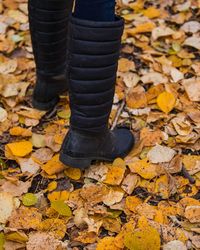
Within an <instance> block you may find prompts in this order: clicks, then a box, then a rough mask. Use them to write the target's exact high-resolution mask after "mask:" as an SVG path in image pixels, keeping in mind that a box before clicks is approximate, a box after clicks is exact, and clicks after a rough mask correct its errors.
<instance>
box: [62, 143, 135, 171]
mask: <svg viewBox="0 0 200 250" xmlns="http://www.w3.org/2000/svg"><path fill="white" fill-rule="evenodd" d="M133 146H134V142H133V144H132V146H131V147H130V148H128V149H127V151H126V152H124V153H123V154H122V155H121V156H118V157H119V158H124V157H125V156H127V155H128V153H129V152H130V151H131V149H132V148H133ZM118 157H115V158H113V159H111V158H106V157H96V158H95V157H87V158H76V157H71V156H69V155H66V154H63V153H62V152H61V153H60V157H59V160H60V161H61V162H62V163H63V164H64V165H66V166H69V167H72V168H79V169H87V168H88V167H90V165H91V163H92V161H107V162H112V161H114V160H115V159H116V158H118Z"/></svg>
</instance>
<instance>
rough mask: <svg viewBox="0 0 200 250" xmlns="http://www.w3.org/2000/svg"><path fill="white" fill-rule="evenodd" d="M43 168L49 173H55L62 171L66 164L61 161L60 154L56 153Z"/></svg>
mask: <svg viewBox="0 0 200 250" xmlns="http://www.w3.org/2000/svg"><path fill="white" fill-rule="evenodd" d="M42 169H43V170H44V171H45V172H46V173H47V174H48V175H53V174H57V173H60V172H62V171H63V170H64V169H65V166H64V165H63V164H62V163H61V162H60V161H59V155H58V154H57V155H54V156H53V157H52V159H51V160H49V161H48V162H47V163H46V164H45V165H43V166H42Z"/></svg>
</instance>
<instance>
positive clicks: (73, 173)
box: [64, 167, 81, 181]
mask: <svg viewBox="0 0 200 250" xmlns="http://www.w3.org/2000/svg"><path fill="white" fill-rule="evenodd" d="M64 174H65V175H66V176H67V177H69V178H71V179H73V180H76V181H78V180H79V179H80V178H81V170H80V169H78V168H70V167H68V168H67V169H66V170H65V171H64Z"/></svg>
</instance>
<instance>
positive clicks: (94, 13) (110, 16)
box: [66, 0, 115, 22]
mask: <svg viewBox="0 0 200 250" xmlns="http://www.w3.org/2000/svg"><path fill="white" fill-rule="evenodd" d="M66 1H67V0H66ZM74 16H75V17H77V18H80V19H85V20H91V21H102V22H103V21H107V22H108V21H114V19H115V0H76V4H75V11H74Z"/></svg>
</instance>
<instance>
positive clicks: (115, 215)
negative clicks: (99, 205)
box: [108, 209, 122, 219]
mask: <svg viewBox="0 0 200 250" xmlns="http://www.w3.org/2000/svg"><path fill="white" fill-rule="evenodd" d="M108 212H109V215H108V217H109V218H113V219H116V218H118V217H119V216H120V214H121V213H122V211H121V210H113V209H108Z"/></svg>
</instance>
